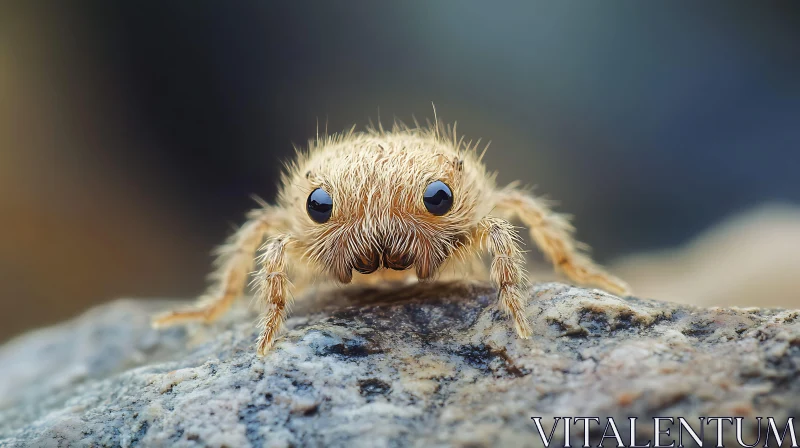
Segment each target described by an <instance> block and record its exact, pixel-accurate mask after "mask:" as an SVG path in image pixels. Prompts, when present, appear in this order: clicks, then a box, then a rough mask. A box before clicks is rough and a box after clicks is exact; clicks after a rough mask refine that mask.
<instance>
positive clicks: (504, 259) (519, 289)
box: [477, 216, 531, 339]
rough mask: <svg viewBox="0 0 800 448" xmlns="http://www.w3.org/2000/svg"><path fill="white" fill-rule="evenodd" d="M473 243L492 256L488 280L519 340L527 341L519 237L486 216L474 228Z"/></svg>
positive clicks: (501, 222) (524, 279)
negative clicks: (496, 291) (512, 322)
mask: <svg viewBox="0 0 800 448" xmlns="http://www.w3.org/2000/svg"><path fill="white" fill-rule="evenodd" d="M477 239H478V241H480V243H481V246H482V247H485V248H486V249H487V250H488V251H489V253H490V254H491V256H492V267H491V279H492V283H493V284H494V285H495V286H497V288H498V290H499V292H498V298H499V300H500V305H501V306H502V307H503V309H504V310H505V311H506V312H507V313H508V315H509V316H510V317H511V318H512V319H513V320H514V329H516V330H517V334H518V335H519V337H521V338H523V339H527V338H528V337H530V335H531V326H530V324H529V323H528V319H527V318H526V317H525V302H526V301H527V277H526V275H525V269H524V268H523V266H524V264H525V259H524V257H523V256H522V251H521V250H520V248H519V235H518V234H517V232H516V230H515V229H514V226H512V225H511V224H509V223H508V221H505V220H503V219H500V218H496V217H492V216H488V217H486V218H484V219H483V220H481V222H480V223H479V224H478V238H477Z"/></svg>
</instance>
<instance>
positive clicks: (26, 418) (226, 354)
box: [0, 283, 800, 447]
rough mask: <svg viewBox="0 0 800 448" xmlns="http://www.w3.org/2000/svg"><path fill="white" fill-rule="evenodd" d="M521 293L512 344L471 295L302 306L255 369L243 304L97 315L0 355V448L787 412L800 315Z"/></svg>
mask: <svg viewBox="0 0 800 448" xmlns="http://www.w3.org/2000/svg"><path fill="white" fill-rule="evenodd" d="M531 295H532V300H531V301H530V302H529V306H528V315H529V317H530V319H531V321H532V323H533V326H534V329H535V334H534V336H533V337H532V338H531V339H529V340H519V339H518V338H517V337H516V336H515V334H514V333H513V331H512V329H511V326H510V325H509V322H508V320H507V319H506V317H505V316H504V314H503V313H501V312H500V311H498V310H497V307H496V306H495V292H494V291H493V290H492V289H489V288H487V287H485V286H480V285H468V284H458V283H455V284H442V283H440V284H429V285H415V286H409V287H402V288H395V289H391V290H380V289H356V288H341V289H337V290H334V291H333V292H327V293H317V294H313V293H312V294H310V295H309V296H308V297H307V298H305V299H303V300H300V301H298V304H297V306H296V307H295V308H296V309H295V311H294V313H293V315H292V316H293V317H291V319H290V320H289V322H288V331H287V332H286V333H285V334H284V336H283V337H282V338H281V339H279V341H278V343H277V345H276V347H275V348H274V350H273V351H272V352H271V353H270V354H269V355H268V356H267V357H266V358H264V359H259V358H256V357H255V352H254V348H253V343H254V340H255V337H256V331H255V328H254V322H255V315H254V314H252V313H251V312H249V311H248V310H247V307H246V301H241V302H242V304H240V305H239V306H237V307H236V308H235V309H234V310H233V311H231V312H230V313H229V314H228V315H227V316H226V317H225V318H223V319H222V320H221V321H220V322H217V323H215V324H212V325H192V326H189V327H186V328H173V329H168V330H161V331H156V330H152V329H150V327H149V325H148V319H149V316H150V314H151V313H153V312H155V311H157V310H163V309H165V308H166V307H169V306H172V305H174V304H167V303H156V302H143V301H142V302H137V301H118V302H114V303H110V304H108V305H104V306H101V307H99V308H96V309H93V310H91V311H89V312H88V313H86V314H84V315H83V316H81V317H79V318H77V319H75V320H73V321H71V322H68V323H65V324H62V325H59V326H57V327H54V328H49V329H44V330H39V331H36V332H33V333H31V334H28V335H23V336H21V337H19V338H17V339H16V340H14V341H11V342H10V343H8V344H7V345H5V346H4V347H2V348H0V366H2V367H1V368H0V446H3V447H6V446H10V447H16V446H122V447H129V446H187V447H189V446H212V447H222V446H227V447H247V446H321V445H325V446H409V445H414V446H437V445H456V446H484V445H498V446H499V445H502V446H537V445H541V441H540V439H539V435H538V433H537V429H536V426H535V425H534V423H533V421H532V420H531V417H532V416H543V417H544V419H543V421H542V423H543V426H545V428H550V425H552V424H553V421H554V420H553V417H554V416H599V417H601V418H603V419H604V418H605V417H615V418H617V419H618V420H617V422H618V423H619V424H620V426H621V427H620V432H621V433H623V434H627V433H626V432H625V431H627V429H623V427H624V428H627V426H625V423H626V422H627V417H628V416H638V417H643V418H646V417H652V416H673V417H677V416H683V417H686V418H687V419H688V418H692V417H696V416H728V415H743V416H745V417H748V416H772V417H775V418H776V421H777V422H780V421H781V419H782V421H783V423H781V428H782V427H783V424H785V422H786V418H787V417H788V416H791V415H798V414H800V403H799V402H798V401H797V397H798V396H800V379H799V378H800V312H799V311H786V310H768V309H758V308H749V309H737V308H730V309H724V308H710V309H700V308H693V307H690V306H687V305H678V304H672V303H665V302H656V301H651V300H642V299H635V298H625V299H619V298H616V297H614V296H611V295H608V294H605V293H603V292H600V291H597V290H586V289H580V288H575V287H570V286H566V285H562V284H558V283H547V284H540V285H537V286H535V287H534V288H533V289H532V291H531ZM579 426H580V425H579ZM576 428H577V427H576ZM595 429H596V428H595ZM747 431H749V432H747V434H752V431H753V428H751V427H748V428H747ZM557 432H558V433H559V434H560V432H561V431H557ZM580 433H581V431H580V430H578V429H576V430H575V434H576V435H575V436H574V437H575V438H574V439H573V442H574V441H576V440H577V441H582V439H580V436H579V435H578V434H580ZM601 433H602V428H600V429H599V434H601ZM706 433H713V431H712V429H709V430H707V431H706ZM559 434H557V435H556V438H559V437H560V435H559ZM646 434H648V435H649V437H645V438H644V440H645V441H646V440H648V438H651V437H652V427H649V428H648V429H647V432H646ZM707 436H708V434H707ZM624 439H625V440H626V441H627V435H626V436H624ZM753 440H754V439H753ZM612 441H613V440H612ZM626 443H627V442H626ZM579 445H580V444H579V443H574V444H573V446H579ZM611 445H613V444H609V446H611Z"/></svg>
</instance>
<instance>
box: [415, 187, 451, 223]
mask: <svg viewBox="0 0 800 448" xmlns="http://www.w3.org/2000/svg"><path fill="white" fill-rule="evenodd" d="M422 200H423V201H424V202H425V208H427V209H428V211H429V212H431V213H432V214H434V215H436V216H442V215H444V214H445V213H447V212H448V211H450V207H452V206H453V192H452V191H450V187H448V186H447V184H445V183H444V182H442V181H440V180H437V181H436V182H433V183H432V184H430V185H428V188H426V189H425V196H423V197H422Z"/></svg>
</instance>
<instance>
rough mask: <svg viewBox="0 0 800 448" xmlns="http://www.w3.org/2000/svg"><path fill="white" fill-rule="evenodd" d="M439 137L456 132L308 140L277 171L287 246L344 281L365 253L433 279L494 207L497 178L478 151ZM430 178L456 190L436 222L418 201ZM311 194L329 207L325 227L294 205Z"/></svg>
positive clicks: (396, 131) (399, 131)
mask: <svg viewBox="0 0 800 448" xmlns="http://www.w3.org/2000/svg"><path fill="white" fill-rule="evenodd" d="M447 135H454V134H450V133H449V132H446V131H443V130H441V129H438V128H432V129H419V128H417V129H410V128H407V127H400V126H395V127H394V128H393V130H392V131H390V132H386V131H382V130H380V129H371V130H369V131H368V132H365V133H356V132H349V133H346V134H340V135H334V136H331V137H325V138H322V139H317V140H315V141H311V142H310V143H309V147H308V151H307V152H304V153H300V155H299V156H298V158H297V159H296V160H295V162H294V163H292V164H291V165H290V166H289V167H288V169H287V170H286V172H285V173H284V174H283V177H282V182H281V184H282V185H283V188H282V189H281V191H280V194H279V195H278V206H279V208H281V209H283V210H287V212H288V221H289V222H290V223H291V227H290V228H289V229H287V230H288V231H289V233H291V234H292V235H294V236H295V238H296V244H295V246H294V248H293V249H294V250H299V251H302V256H303V257H304V258H305V259H306V260H307V262H308V263H310V264H311V265H312V266H314V267H315V268H317V269H319V270H320V271H323V272H324V271H328V272H330V273H331V274H332V275H333V276H334V277H335V278H337V279H338V280H340V281H342V282H344V283H347V282H349V281H350V277H351V272H352V266H353V264H354V263H355V261H356V260H357V259H358V258H359V257H368V256H369V254H370V252H371V251H379V252H381V251H390V252H393V253H402V254H406V255H408V256H410V257H412V258H413V259H414V260H415V263H414V265H415V272H416V274H417V277H419V278H421V279H427V278H429V277H430V276H432V275H434V274H435V273H436V272H437V271H438V267H439V266H440V265H441V264H442V263H443V262H444V261H445V260H446V259H447V258H448V257H449V256H450V255H451V254H452V253H453V251H454V250H455V249H456V248H457V247H459V246H462V245H464V243H465V242H468V240H469V239H470V237H471V229H474V228H475V226H476V225H477V223H478V222H479V221H480V220H481V219H482V218H483V217H485V216H486V215H488V214H489V211H490V210H491V209H492V207H493V206H494V205H493V204H492V201H491V198H492V196H491V195H492V193H493V192H494V189H495V183H494V177H495V176H494V174H489V173H487V172H486V169H485V168H484V166H483V164H482V163H481V162H480V161H479V158H480V156H479V154H478V153H477V151H476V146H473V145H470V144H465V143H464V142H463V141H458V140H455V139H454V138H453V139H450V138H447V137H446V136H447ZM436 180H441V181H443V182H444V183H446V184H447V185H449V186H450V188H451V189H452V190H453V191H458V192H459V193H458V194H457V195H454V202H453V206H452V209H451V210H450V211H449V212H448V213H447V214H446V215H444V216H434V215H431V214H430V213H429V212H428V211H427V210H426V209H425V205H424V204H423V201H422V194H421V191H424V190H425V187H426V186H427V185H428V184H430V183H431V182H433V181H436ZM315 188H323V189H324V190H325V191H326V192H327V193H328V194H330V195H331V197H332V198H333V201H334V204H335V206H334V212H333V215H332V216H331V219H330V220H329V221H328V222H327V223H324V224H318V223H316V222H314V221H312V220H311V219H310V218H309V217H308V215H307V213H306V210H305V208H304V207H301V206H298V205H304V204H305V201H306V198H307V197H308V195H309V194H310V193H311V192H312V191H313V190H314V189H315ZM385 269H386V268H385V267H382V268H381V270H385ZM379 275H380V274H379ZM390 275H391V274H390Z"/></svg>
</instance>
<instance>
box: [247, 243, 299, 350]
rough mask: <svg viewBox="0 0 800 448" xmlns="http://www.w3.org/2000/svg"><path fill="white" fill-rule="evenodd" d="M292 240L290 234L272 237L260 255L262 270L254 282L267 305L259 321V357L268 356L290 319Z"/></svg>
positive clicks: (259, 298)
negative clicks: (288, 267)
mask: <svg viewBox="0 0 800 448" xmlns="http://www.w3.org/2000/svg"><path fill="white" fill-rule="evenodd" d="M291 242H292V237H291V236H289V235H281V236H278V237H275V238H273V239H271V240H268V241H267V242H266V243H265V244H264V246H263V247H262V248H261V251H262V253H261V255H260V256H259V257H258V265H259V266H260V269H259V271H258V272H257V273H256V274H255V278H254V279H253V283H255V284H256V285H257V288H256V299H257V300H258V302H259V304H261V305H262V306H264V307H265V309H264V312H263V313H262V314H261V320H260V322H259V328H261V333H260V334H259V336H258V356H264V355H265V354H266V353H267V352H268V351H269V349H270V348H271V347H272V344H274V343H275V338H276V337H277V335H278V333H280V330H281V329H282V328H283V323H284V321H285V320H286V306H287V298H290V297H291V296H289V287H290V286H291V283H290V282H289V278H288V276H287V275H286V258H287V257H286V246H287V245H288V244H290V243H291Z"/></svg>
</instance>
